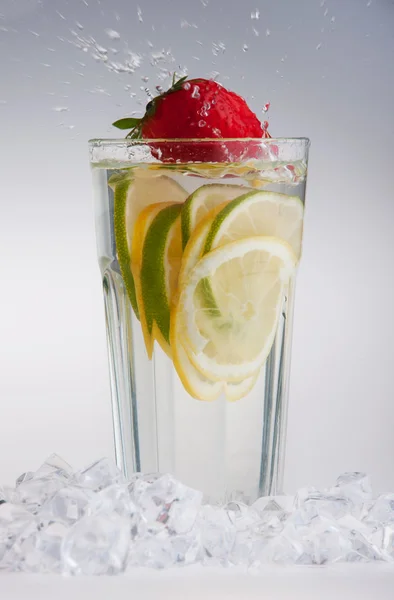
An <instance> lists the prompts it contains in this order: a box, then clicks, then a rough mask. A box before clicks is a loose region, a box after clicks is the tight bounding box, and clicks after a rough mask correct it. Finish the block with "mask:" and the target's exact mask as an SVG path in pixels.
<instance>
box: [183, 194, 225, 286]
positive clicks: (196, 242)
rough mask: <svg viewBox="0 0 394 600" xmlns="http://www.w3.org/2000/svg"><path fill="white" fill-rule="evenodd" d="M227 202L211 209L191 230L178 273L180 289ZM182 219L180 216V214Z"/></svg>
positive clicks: (199, 256)
mask: <svg viewBox="0 0 394 600" xmlns="http://www.w3.org/2000/svg"><path fill="white" fill-rule="evenodd" d="M227 204H228V202H222V204H219V205H218V206H216V207H215V208H212V209H211V210H210V211H209V212H208V213H207V214H206V215H205V216H204V217H203V218H202V219H201V221H200V223H199V224H198V225H197V226H196V227H195V229H194V230H193V232H192V234H191V237H190V238H189V241H188V242H187V245H186V248H185V249H184V252H183V256H182V265H181V270H180V273H179V280H178V286H179V289H181V288H182V286H183V283H184V282H185V280H186V278H187V276H188V275H189V273H190V271H191V270H192V268H193V267H194V266H195V265H196V263H197V262H198V260H199V259H200V258H201V255H202V253H203V250H204V246H205V240H206V238H207V235H208V233H209V231H210V229H211V226H212V223H213V221H214V219H215V217H216V215H217V214H218V213H219V212H220V211H221V210H222V209H223V208H224V207H225V206H227ZM181 219H182V214H181Z"/></svg>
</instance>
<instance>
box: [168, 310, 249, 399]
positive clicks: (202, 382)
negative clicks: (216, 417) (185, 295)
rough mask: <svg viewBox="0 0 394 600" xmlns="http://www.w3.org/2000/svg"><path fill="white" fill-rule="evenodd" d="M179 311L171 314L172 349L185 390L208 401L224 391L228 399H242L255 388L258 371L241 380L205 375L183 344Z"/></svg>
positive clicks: (175, 364)
mask: <svg viewBox="0 0 394 600" xmlns="http://www.w3.org/2000/svg"><path fill="white" fill-rule="evenodd" d="M178 315H179V311H177V310H176V308H174V309H173V311H172V314H171V335H170V340H171V350H172V359H173V362H174V367H175V369H176V371H177V373H178V376H179V379H180V380H181V382H182V384H183V387H184V388H185V390H186V391H187V392H188V393H189V394H190V395H191V396H193V398H196V399H197V400H202V401H206V402H211V401H213V400H216V399H217V398H218V397H219V396H220V394H222V393H224V394H225V395H226V398H227V400H229V401H230V402H235V401H236V400H240V399H241V398H243V397H244V396H246V394H247V393H248V392H249V391H250V390H251V389H252V388H253V386H254V384H255V383H256V380H257V377H258V372H257V373H256V374H254V375H253V376H252V377H247V378H246V379H244V380H243V381H240V382H226V381H215V380H212V379H208V378H207V377H204V375H202V374H201V373H200V371H198V369H196V367H195V366H194V365H193V363H192V362H191V361H190V358H189V357H188V354H187V352H186V350H185V348H184V346H183V344H182V341H181V334H180V331H179V321H178Z"/></svg>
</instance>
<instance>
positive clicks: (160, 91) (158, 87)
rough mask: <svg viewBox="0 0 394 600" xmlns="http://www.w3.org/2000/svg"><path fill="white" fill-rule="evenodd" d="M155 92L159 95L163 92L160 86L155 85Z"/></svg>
mask: <svg viewBox="0 0 394 600" xmlns="http://www.w3.org/2000/svg"><path fill="white" fill-rule="evenodd" d="M155 90H156V92H158V93H159V94H162V93H163V92H164V90H163V88H162V87H161V85H156V86H155Z"/></svg>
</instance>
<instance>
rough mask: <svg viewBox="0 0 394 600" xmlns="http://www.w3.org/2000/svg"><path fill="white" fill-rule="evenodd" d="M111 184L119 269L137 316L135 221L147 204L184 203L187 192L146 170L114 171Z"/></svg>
mask: <svg viewBox="0 0 394 600" xmlns="http://www.w3.org/2000/svg"><path fill="white" fill-rule="evenodd" d="M108 185H109V186H110V187H111V188H112V189H113V191H114V231H115V242H116V251H117V256H118V261H119V268H120V272H121V274H122V278H123V281H124V284H125V287H126V291H127V294H128V297H129V300H130V303H131V305H132V307H133V309H134V312H135V313H136V315H137V316H138V306H137V298H136V289H135V282H134V278H133V274H132V270H131V264H130V263H131V245H132V239H133V230H134V224H135V222H136V220H137V217H138V215H139V213H140V212H141V210H143V209H144V208H145V207H146V206H148V205H150V204H154V203H157V202H184V200H185V199H186V198H187V192H186V191H185V190H184V189H183V188H182V187H181V186H180V185H179V184H178V183H176V182H175V181H174V180H173V179H171V178H170V177H166V176H163V175H160V176H156V174H155V173H151V174H149V172H148V171H147V170H146V169H133V170H130V171H125V172H122V173H115V174H114V175H112V177H111V178H110V180H109V183H108Z"/></svg>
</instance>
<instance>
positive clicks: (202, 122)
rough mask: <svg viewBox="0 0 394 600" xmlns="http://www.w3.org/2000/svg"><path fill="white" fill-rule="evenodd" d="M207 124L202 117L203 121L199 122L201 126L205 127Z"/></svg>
mask: <svg viewBox="0 0 394 600" xmlns="http://www.w3.org/2000/svg"><path fill="white" fill-rule="evenodd" d="M206 124H207V123H206V121H203V120H202V119H201V121H199V122H198V126H199V127H205V125H206Z"/></svg>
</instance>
